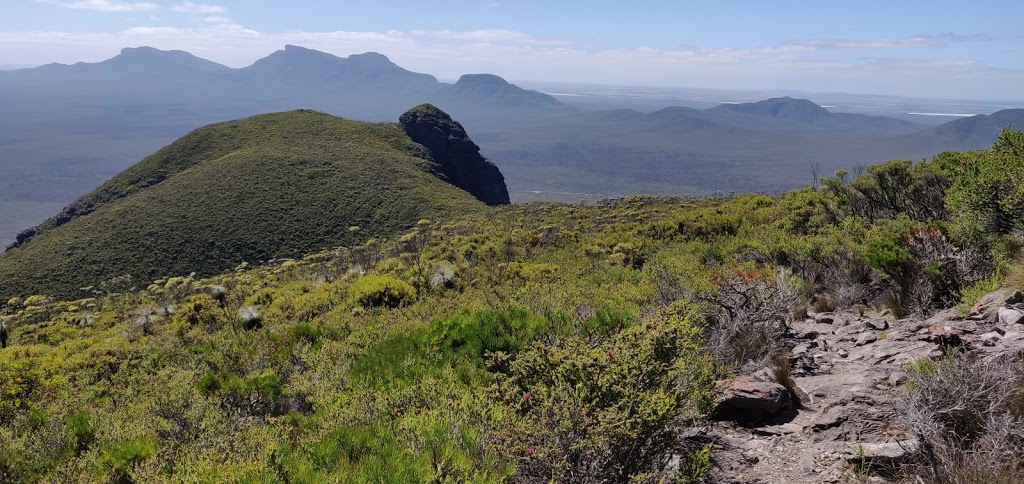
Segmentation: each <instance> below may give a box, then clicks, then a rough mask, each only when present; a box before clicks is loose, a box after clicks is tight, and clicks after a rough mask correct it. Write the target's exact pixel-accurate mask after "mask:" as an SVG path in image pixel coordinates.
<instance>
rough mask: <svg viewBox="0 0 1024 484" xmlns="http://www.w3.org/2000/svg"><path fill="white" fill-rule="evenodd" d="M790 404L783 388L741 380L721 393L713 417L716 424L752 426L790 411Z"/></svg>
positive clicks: (730, 384)
mask: <svg viewBox="0 0 1024 484" xmlns="http://www.w3.org/2000/svg"><path fill="white" fill-rule="evenodd" d="M792 404H793V401H792V398H791V397H790V394H789V390H787V389H786V387H784V386H782V385H779V384H777V383H772V382H764V381H758V380H757V379H755V378H753V377H750V376H740V377H737V378H736V379H735V380H732V381H731V382H728V384H726V386H725V388H724V389H723V390H722V395H721V397H720V398H719V400H718V404H717V406H716V407H715V411H714V416H715V418H716V419H719V420H734V421H737V422H752V421H756V420H760V419H762V418H765V417H768V416H771V415H774V414H776V413H778V412H780V411H782V410H785V409H787V408H790V407H791V406H792Z"/></svg>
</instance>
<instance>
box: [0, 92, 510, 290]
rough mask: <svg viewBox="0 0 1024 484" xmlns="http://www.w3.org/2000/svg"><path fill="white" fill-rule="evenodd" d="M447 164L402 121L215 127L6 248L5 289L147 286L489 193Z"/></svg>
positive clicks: (312, 245)
mask: <svg viewBox="0 0 1024 484" xmlns="http://www.w3.org/2000/svg"><path fill="white" fill-rule="evenodd" d="M480 160H482V158H481V159H480ZM491 167H492V168H493V165H491ZM443 171H444V170H443V166H441V165H440V164H439V163H438V162H434V161H433V160H432V159H431V156H430V152H429V151H427V150H426V149H425V148H423V147H422V146H421V145H418V144H416V143H415V142H413V141H412V140H411V139H410V138H409V137H408V135H406V133H405V132H404V130H403V128H402V126H400V125H398V124H370V123H363V122H356V121H348V120H344V119H341V118H336V117H333V116H329V115H326V114H323V113H318V112H313V111H295V112H287V113H279V114H268V115H261V116H256V117H252V118H248V119H244V120H239V121H231V122H227V123H221V124H215V125H211V126H208V127H205V128H201V129H199V130H196V131H195V132H193V133H191V134H189V135H187V136H185V137H183V138H181V139H180V140H178V141H176V142H175V143H173V144H171V145H169V146H167V147H165V148H163V149H162V150H160V151H158V152H157V153H156V154H154V155H152V156H150V157H149V158H147V159H145V160H143V161H142V162H140V163H138V164H137V165H135V166H133V167H131V168H129V169H128V170H125V171H124V172H123V173H121V174H120V175H118V176H116V177H114V178H113V179H111V180H110V181H109V182H107V183H105V184H104V185H103V186H101V187H100V188H98V189H97V190H95V191H94V192H92V193H90V194H88V195H86V196H84V197H82V198H81V199H80V200H78V201H76V202H75V203H74V204H72V205H71V206H70V207H68V208H67V209H65V212H64V213H62V214H61V215H60V216H58V217H55V218H53V219H50V220H48V221H47V222H46V223H45V224H43V226H42V227H41V228H40V229H39V230H38V231H37V233H35V234H34V236H32V237H31V239H30V240H28V241H27V242H25V241H24V240H23V245H22V246H21V247H18V248H12V249H11V250H8V251H7V252H6V253H4V254H3V256H0V281H2V282H0V295H3V296H4V297H9V296H11V295H14V294H25V293H44V294H52V295H61V296H67V295H71V294H74V293H76V292H77V289H78V288H80V287H84V286H92V285H95V284H97V283H99V282H101V281H104V280H107V279H110V278H113V277H117V276H121V275H124V274H130V275H132V276H133V278H134V280H135V281H136V283H138V284H145V283H146V282H147V281H150V280H152V279H154V278H156V277H159V276H162V275H165V274H176V273H185V274H187V273H190V272H192V271H197V272H199V273H200V274H211V273H216V272H218V271H221V270H224V269H226V268H229V267H233V266H235V265H237V264H238V263H241V262H243V261H248V262H256V261H262V260H267V259H270V258H274V257H293V256H297V255H301V254H303V253H306V252H309V251H310V250H315V249H318V248H324V247H329V246H336V245H339V244H343V243H351V242H354V241H356V240H364V239H367V238H369V237H380V236H387V235H390V234H392V233H394V232H395V231H397V230H401V229H405V228H408V227H410V226H411V225H413V224H414V223H415V222H416V221H417V220H419V219H421V218H425V217H432V216H434V215H436V214H439V213H460V212H464V211H467V210H472V209H474V208H476V207H480V206H482V205H483V204H481V203H480V202H479V201H478V200H475V199H474V198H473V196H472V195H470V194H469V193H467V192H465V191H463V190H461V189H459V188H457V187H456V186H453V185H452V184H451V183H450V182H449V181H448V179H447V178H446V177H445V176H444V175H443ZM495 171H496V169H495ZM498 176H499V181H500V174H498ZM500 182H501V184H502V187H503V183H504V182H503V181H500ZM353 226H358V227H361V229H360V230H358V231H355V230H352V231H350V230H349V229H350V227H353Z"/></svg>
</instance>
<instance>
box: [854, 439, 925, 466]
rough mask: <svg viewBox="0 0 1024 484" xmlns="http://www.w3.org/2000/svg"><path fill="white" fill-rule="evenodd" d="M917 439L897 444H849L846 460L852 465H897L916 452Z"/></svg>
mask: <svg viewBox="0 0 1024 484" xmlns="http://www.w3.org/2000/svg"><path fill="white" fill-rule="evenodd" d="M918 447H919V444H918V441H917V439H908V440H903V441H899V442H884V443H862V444H850V448H849V454H848V457H847V460H848V461H849V462H850V463H852V464H855V465H857V464H862V463H872V464H883V465H885V464H897V463H899V462H901V461H903V460H904V459H906V458H907V457H908V456H909V455H911V454H913V453H915V452H917V449H918Z"/></svg>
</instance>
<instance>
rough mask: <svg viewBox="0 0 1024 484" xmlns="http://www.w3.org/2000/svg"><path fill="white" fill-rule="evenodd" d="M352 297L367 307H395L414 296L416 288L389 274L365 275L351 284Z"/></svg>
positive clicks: (410, 300) (407, 301)
mask: <svg viewBox="0 0 1024 484" xmlns="http://www.w3.org/2000/svg"><path fill="white" fill-rule="evenodd" d="M351 291H352V298H353V300H354V301H355V302H356V303H357V304H359V305H360V306H363V307H367V308H377V307H385V308H397V307H399V306H402V305H405V304H408V303H410V302H412V300H413V299H414V298H415V297H416V289H415V288H413V287H412V286H411V285H410V284H409V283H407V282H405V281H401V280H399V279H395V278H394V277H390V276H379V275H367V276H363V277H360V278H359V279H358V280H356V282H354V283H353V284H352V289H351Z"/></svg>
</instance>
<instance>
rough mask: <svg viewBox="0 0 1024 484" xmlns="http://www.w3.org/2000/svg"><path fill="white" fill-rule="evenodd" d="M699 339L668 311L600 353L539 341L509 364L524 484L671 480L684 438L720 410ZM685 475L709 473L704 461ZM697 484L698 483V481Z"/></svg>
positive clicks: (507, 392)
mask: <svg viewBox="0 0 1024 484" xmlns="http://www.w3.org/2000/svg"><path fill="white" fill-rule="evenodd" d="M713 385H714V374H713V371H712V363H711V361H710V359H709V358H708V357H707V356H706V355H704V354H702V352H701V338H700V330H699V329H698V327H697V326H695V325H694V324H693V322H692V321H691V320H690V319H688V318H687V317H686V316H683V315H680V314H677V313H675V312H674V311H669V310H666V311H664V312H662V313H660V314H658V315H657V316H654V317H652V318H650V319H649V320H646V321H644V322H643V324H638V325H635V326H632V327H629V328H627V329H625V330H623V331H622V332H620V333H618V334H615V335H613V336H612V337H611V338H610V339H608V340H606V341H605V342H604V343H602V344H600V345H596V346H591V345H589V344H587V343H586V342H585V341H584V340H582V339H580V338H577V337H569V338H564V339H562V340H560V341H557V342H555V343H554V344H544V343H541V342H535V343H534V344H532V345H531V346H530V347H529V348H528V349H526V350H524V351H523V352H521V353H520V354H519V356H518V357H517V358H516V359H515V360H514V361H513V362H512V364H511V372H510V375H509V376H508V378H507V379H506V380H505V381H503V382H502V384H501V386H500V391H501V392H502V395H503V396H504V398H505V401H506V402H507V403H508V404H509V405H511V406H512V408H514V409H516V410H518V413H519V415H521V417H520V418H522V421H521V422H520V424H519V425H517V427H516V428H515V435H514V440H515V442H516V444H517V445H513V446H511V448H510V451H511V452H513V453H515V454H516V455H515V457H518V459H519V462H520V464H519V472H520V477H521V478H523V479H524V480H526V481H530V482H532V481H537V482H542V481H543V482H549V481H550V482H595V483H596V482H632V481H633V480H650V481H652V482H657V481H658V480H659V477H660V478H661V479H667V478H669V477H670V475H671V474H672V473H673V471H672V470H671V469H667V464H668V462H669V457H670V455H671V454H673V453H674V452H678V450H679V449H680V447H682V444H683V438H682V431H683V429H685V428H686V426H688V425H692V424H694V423H696V422H700V421H702V420H703V419H704V418H705V417H706V416H707V414H708V413H709V412H710V409H711V406H712V404H713V401H714V391H713ZM681 461H682V462H681V465H680V467H682V468H685V469H689V470H690V473H691V474H693V473H697V474H700V473H703V472H706V470H707V467H706V466H704V465H702V464H701V462H705V461H707V455H705V454H701V452H696V453H695V454H693V455H685V456H683V458H682V459H681ZM692 477H693V478H694V479H696V478H699V476H692Z"/></svg>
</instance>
